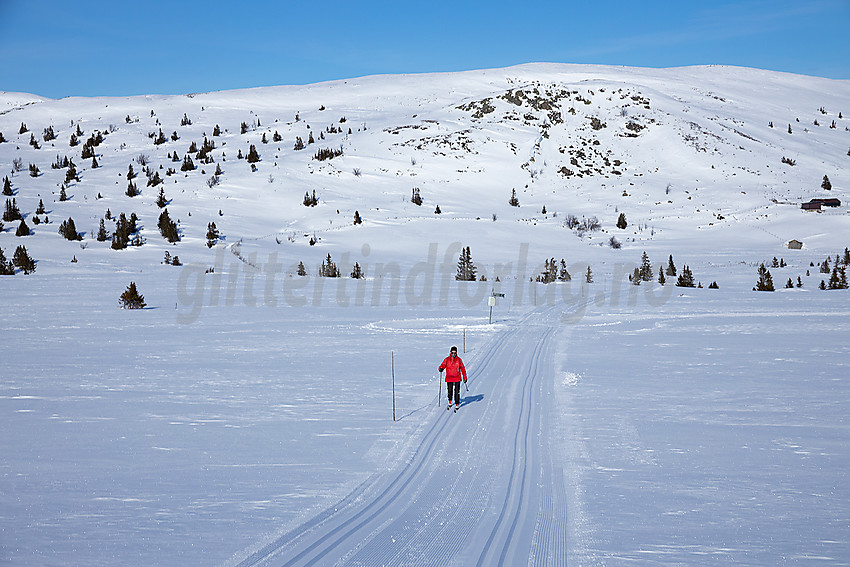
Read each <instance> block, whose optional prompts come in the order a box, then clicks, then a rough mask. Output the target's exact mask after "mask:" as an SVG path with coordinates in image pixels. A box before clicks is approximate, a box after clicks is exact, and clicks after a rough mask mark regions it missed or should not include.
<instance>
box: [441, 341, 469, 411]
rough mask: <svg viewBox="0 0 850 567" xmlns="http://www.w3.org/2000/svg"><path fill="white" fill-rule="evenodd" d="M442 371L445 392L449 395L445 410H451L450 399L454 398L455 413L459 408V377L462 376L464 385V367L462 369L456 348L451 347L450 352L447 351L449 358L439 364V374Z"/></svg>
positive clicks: (461, 362)
mask: <svg viewBox="0 0 850 567" xmlns="http://www.w3.org/2000/svg"><path fill="white" fill-rule="evenodd" d="M443 370H445V371H446V390H448V393H449V407H447V408H446V409H447V410H450V409H452V398H454V404H455V411H457V408H459V407H460V380H461V376H463V381H464V383H466V367H464V365H463V361H462V360H461V359H460V357H459V356H458V355H457V347H456V346H453V347H452V349H451V351H449V356H447V357H446V358H445V360H443V363H442V364H440V373H442V372H443ZM452 391H454V392H452Z"/></svg>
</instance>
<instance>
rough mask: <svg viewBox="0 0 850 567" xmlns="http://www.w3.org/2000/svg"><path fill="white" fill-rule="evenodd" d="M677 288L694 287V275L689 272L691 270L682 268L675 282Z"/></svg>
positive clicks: (686, 267)
mask: <svg viewBox="0 0 850 567" xmlns="http://www.w3.org/2000/svg"><path fill="white" fill-rule="evenodd" d="M676 286H677V287H696V285H694V274H693V273H692V272H691V269H690V268H689V267H688V266H687V265H685V267H684V268H682V273H681V274H680V275H679V278H678V279H677V280H676Z"/></svg>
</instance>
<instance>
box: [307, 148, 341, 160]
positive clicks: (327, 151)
mask: <svg viewBox="0 0 850 567" xmlns="http://www.w3.org/2000/svg"><path fill="white" fill-rule="evenodd" d="M342 153H343V151H342V146H340V148H339V149H338V150H337V149H335V148H319V149H318V150H317V151H316V153H315V154H314V155H313V159H315V160H318V161H325V160H328V159H333V158H335V157H339V156H341V155H342Z"/></svg>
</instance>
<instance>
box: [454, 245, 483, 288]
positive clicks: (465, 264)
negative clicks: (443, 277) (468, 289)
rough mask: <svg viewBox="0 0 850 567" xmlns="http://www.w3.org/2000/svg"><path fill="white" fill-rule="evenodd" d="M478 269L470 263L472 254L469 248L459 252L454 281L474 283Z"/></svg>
mask: <svg viewBox="0 0 850 567" xmlns="http://www.w3.org/2000/svg"><path fill="white" fill-rule="evenodd" d="M477 274H478V268H476V267H475V264H474V263H473V262H472V252H470V250H469V246H467V247H466V248H464V249H463V250H461V252H460V258H458V261H457V275H455V279H456V280H457V281H461V282H474V281H475V280H476V279H477Z"/></svg>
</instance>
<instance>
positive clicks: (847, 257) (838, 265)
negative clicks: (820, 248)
mask: <svg viewBox="0 0 850 567" xmlns="http://www.w3.org/2000/svg"><path fill="white" fill-rule="evenodd" d="M847 266H850V249H848V248H845V249H844V255H843V256H841V255H839V254H836V255H835V259H834V262H833V265H832V269H831V270H830V259H829V258H826V260H824V261H823V263H822V264H821V265H820V271H821V273H822V274H830V276H829V280H828V281H824V280H821V282H820V286H819V288H820V289H848V284H847Z"/></svg>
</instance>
